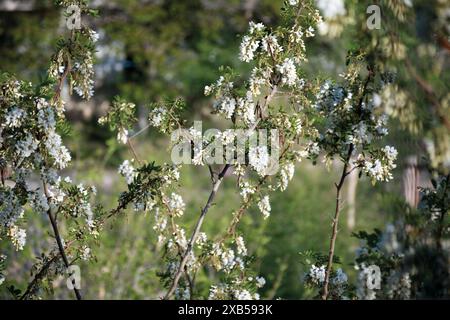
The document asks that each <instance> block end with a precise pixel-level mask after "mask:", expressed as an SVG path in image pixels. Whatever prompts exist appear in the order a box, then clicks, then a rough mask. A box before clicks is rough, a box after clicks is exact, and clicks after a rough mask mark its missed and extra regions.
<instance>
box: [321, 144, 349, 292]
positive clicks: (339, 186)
mask: <svg viewBox="0 0 450 320" xmlns="http://www.w3.org/2000/svg"><path fill="white" fill-rule="evenodd" d="M353 149H354V146H353V144H350V146H349V148H348V153H347V157H346V159H345V162H344V167H343V168H342V174H341V178H340V179H339V182H338V183H337V184H336V207H335V211H334V218H333V226H332V233H331V239H330V250H329V255H328V263H327V269H326V272H325V280H324V285H323V294H322V299H323V300H327V298H328V285H329V282H330V274H331V268H332V266H333V257H334V247H335V244H336V237H337V232H338V223H339V214H340V212H341V202H340V200H341V190H342V187H343V186H344V182H345V178H346V177H347V176H348V172H347V168H348V164H349V161H350V158H351V156H352V153H353Z"/></svg>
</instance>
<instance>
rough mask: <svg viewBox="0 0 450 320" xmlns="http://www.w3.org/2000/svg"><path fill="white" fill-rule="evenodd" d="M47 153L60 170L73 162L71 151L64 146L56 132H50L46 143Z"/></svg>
mask: <svg viewBox="0 0 450 320" xmlns="http://www.w3.org/2000/svg"><path fill="white" fill-rule="evenodd" d="M44 144H45V147H46V148H47V152H48V153H49V155H50V156H51V157H52V158H53V160H54V161H55V165H56V167H57V168H58V169H64V168H65V167H66V166H67V164H68V163H69V162H70V160H71V156H70V153H69V150H68V149H67V148H66V147H65V146H64V145H63V144H62V139H61V136H60V135H59V134H58V133H56V131H54V130H50V131H49V132H48V135H47V139H46V141H45V142H44Z"/></svg>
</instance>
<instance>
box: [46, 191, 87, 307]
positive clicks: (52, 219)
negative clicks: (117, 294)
mask: <svg viewBox="0 0 450 320" xmlns="http://www.w3.org/2000/svg"><path fill="white" fill-rule="evenodd" d="M43 185H44V193H45V196H46V197H47V201H48V202H49V203H50V196H49V193H48V189H47V185H46V184H45V182H44V184H43ZM47 215H48V217H49V219H50V223H51V225H52V229H53V234H54V235H55V239H56V243H57V245H58V250H59V254H60V255H61V258H62V259H63V262H64V265H65V266H66V268H69V266H70V262H69V259H67V255H66V251H65V250H64V245H63V243H62V240H61V235H60V233H59V229H58V224H57V221H56V219H55V217H54V216H53V214H52V212H51V209H50V208H49V209H48V211H47ZM72 283H73V284H74V288H73V291H74V292H75V296H76V297H77V300H82V298H81V293H80V290H78V289H77V288H75V280H72Z"/></svg>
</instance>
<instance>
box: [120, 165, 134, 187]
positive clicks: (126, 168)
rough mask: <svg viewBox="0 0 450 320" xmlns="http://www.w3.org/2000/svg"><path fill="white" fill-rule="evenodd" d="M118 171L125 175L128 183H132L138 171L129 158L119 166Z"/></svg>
mask: <svg viewBox="0 0 450 320" xmlns="http://www.w3.org/2000/svg"><path fill="white" fill-rule="evenodd" d="M118 172H119V174H120V175H121V176H123V177H124V178H125V180H126V182H127V184H131V183H132V182H133V180H134V178H135V177H136V171H135V169H134V167H133V165H132V164H131V163H130V161H129V160H124V161H123V162H122V164H121V165H120V166H119V169H118Z"/></svg>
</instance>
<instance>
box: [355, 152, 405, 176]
mask: <svg viewBox="0 0 450 320" xmlns="http://www.w3.org/2000/svg"><path fill="white" fill-rule="evenodd" d="M397 154H398V152H397V150H396V149H395V148H394V147H391V146H385V147H384V148H382V149H381V157H380V159H375V160H373V161H370V160H361V159H363V156H362V155H360V156H358V159H357V162H360V163H363V169H364V171H365V172H366V173H367V174H368V175H369V177H371V178H372V179H373V180H374V181H375V180H378V181H389V180H392V179H393V177H392V173H391V171H392V170H393V169H395V168H396V164H395V160H396V159H397Z"/></svg>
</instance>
